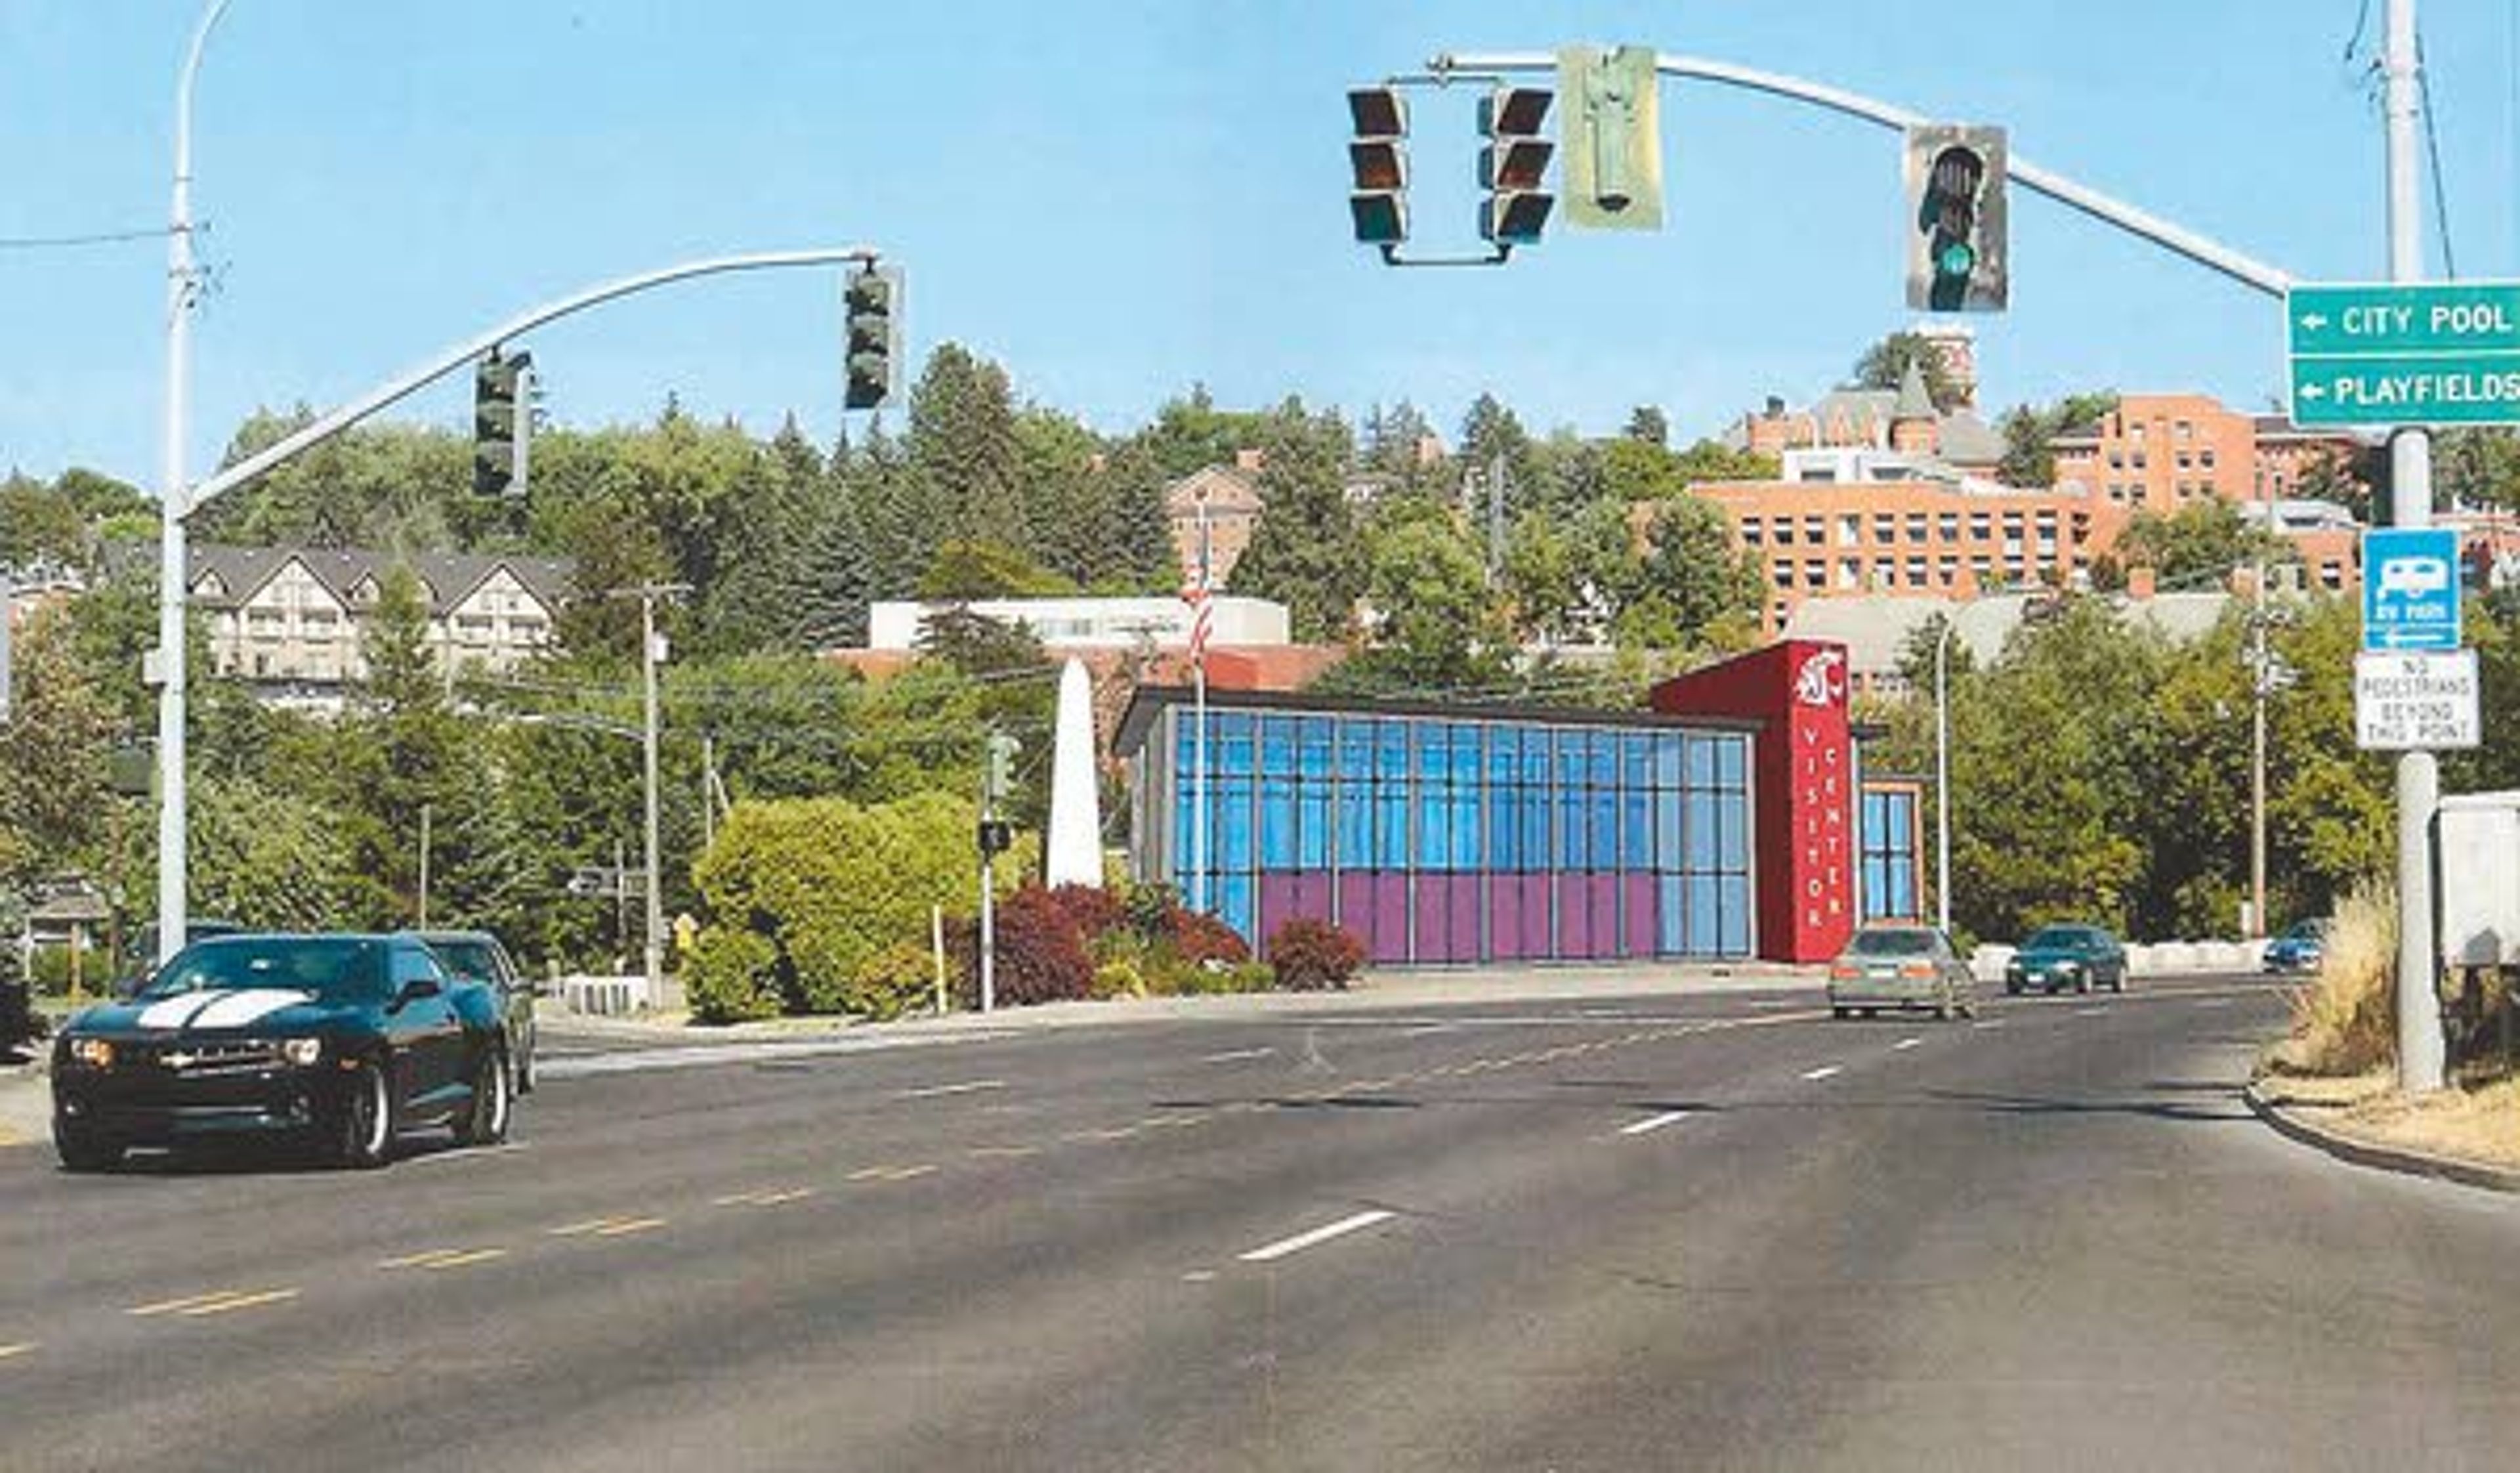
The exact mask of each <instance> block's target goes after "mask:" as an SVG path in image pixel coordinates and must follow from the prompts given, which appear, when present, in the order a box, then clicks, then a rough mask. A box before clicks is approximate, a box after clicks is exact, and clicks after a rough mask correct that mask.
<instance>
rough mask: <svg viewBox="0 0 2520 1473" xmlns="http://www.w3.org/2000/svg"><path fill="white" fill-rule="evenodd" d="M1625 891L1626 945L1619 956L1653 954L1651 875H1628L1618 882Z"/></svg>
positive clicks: (1653, 916) (1653, 931)
mask: <svg viewBox="0 0 2520 1473" xmlns="http://www.w3.org/2000/svg"><path fill="white" fill-rule="evenodd" d="M1619 883H1620V884H1621V885H1622V886H1623V887H1624V888H1625V889H1626V891H1627V899H1628V924H1627V942H1628V944H1627V945H1625V946H1624V947H1622V948H1620V951H1619V954H1620V955H1621V956H1626V957H1643V956H1651V955H1653V954H1654V937H1655V935H1656V934H1657V933H1656V931H1655V924H1654V923H1655V915H1654V882H1653V876H1651V875H1628V876H1626V877H1624V878H1623V879H1622V880H1621V881H1620V882H1619Z"/></svg>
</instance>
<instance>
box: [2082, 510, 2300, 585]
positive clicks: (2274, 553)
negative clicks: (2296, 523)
mask: <svg viewBox="0 0 2520 1473" xmlns="http://www.w3.org/2000/svg"><path fill="white" fill-rule="evenodd" d="M2115 550H2116V554H2117V557H2118V560H2119V561H2120V563H2122V564H2123V565H2125V566H2127V567H2133V568H2150V569H2152V570H2153V571H2154V573H2155V574H2156V575H2158V577H2159V578H2160V580H2161V581H2162V582H2163V583H2179V584H2188V583H2192V582H2195V581H2200V580H2204V579H2209V578H2212V577H2213V576H2214V575H2217V574H2228V572H2229V571H2230V570H2232V569H2234V568H2238V567H2239V566H2241V565H2242V564H2244V563H2247V562H2248V561H2250V560H2251V559H2252V558H2254V557H2257V556H2259V555H2260V554H2264V555H2265V556H2266V557H2267V558H2268V559H2269V560H2270V561H2273V562H2277V563H2285V562H2297V561H2299V554H2298V553H2297V552H2296V551H2295V550H2294V548H2293V545H2292V543H2291V542H2290V541H2288V540H2286V539H2285V538H2283V537H2280V536H2275V535H2272V534H2270V533H2269V532H2268V531H2267V530H2266V529H2265V528H2264V527H2261V526H2258V525H2257V524H2255V523H2252V522H2250V521H2248V520H2247V519H2245V518H2243V517H2242V516H2241V515H2240V509H2239V508H2238V507H2237V506H2235V505H2233V504H2232V503H2230V502H2228V501H2224V500H2220V499H2217V498H2209V499H2206V500H2202V501H2194V502H2190V503H2189V504H2188V505H2186V506H2183V507H2181V508H2180V509H2179V510H2178V511H2177V512H2176V513H2174V514H2172V515H2171V516H2168V517H2164V516H2161V515H2160V514H2158V513H2155V512H2143V511H2139V512H2137V513H2136V514H2135V515H2134V516H2133V517H2130V518H2128V519H2127V525H2126V529H2125V530H2124V531H2122V532H2120V533H2119V534H2118V540H2117V546H2116V549H2115Z"/></svg>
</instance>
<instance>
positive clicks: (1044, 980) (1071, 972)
mask: <svg viewBox="0 0 2520 1473" xmlns="http://www.w3.org/2000/svg"><path fill="white" fill-rule="evenodd" d="M996 926H997V943H998V965H997V1000H998V1001H999V1002H1002V1003H1010V1004H1012V1005H1015V1006H1018V1007H1020V1006H1026V1005H1029V1004H1032V1003H1037V1002H1069V1001H1074V1000H1076V999H1078V998H1083V997H1090V996H1092V995H1093V994H1094V959H1093V958H1092V957H1090V956H1088V955H1086V954H1085V939H1084V938H1083V937H1082V936H1080V935H1078V934H1077V930H1076V925H1075V922H1073V921H1072V920H1070V919H1069V918H1068V913H1067V910H1066V908H1065V907H1064V906H1062V905H1061V904H1060V903H1059V902H1058V901H1057V900H1056V899H1054V898H1052V897H1051V894H1050V892H1049V891H1046V890H1043V889H1041V888H1040V887H1039V886H1027V887H1025V888H1024V889H1022V890H1018V891H1016V892H1015V893H1014V894H1013V895H1011V896H1009V897H1007V898H1005V899H1004V900H1001V901H1000V902H999V903H998V910H997V918H996Z"/></svg>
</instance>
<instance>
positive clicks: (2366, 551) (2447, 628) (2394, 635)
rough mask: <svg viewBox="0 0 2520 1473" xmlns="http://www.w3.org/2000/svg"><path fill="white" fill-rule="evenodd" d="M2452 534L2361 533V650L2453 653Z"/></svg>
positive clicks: (2412, 530)
mask: <svg viewBox="0 0 2520 1473" xmlns="http://www.w3.org/2000/svg"><path fill="white" fill-rule="evenodd" d="M2458 592H2459V589H2458V533H2456V532H2454V531H2453V530H2451V529H2449V528H2447V527H2408V528H2387V529H2375V530H2372V531H2366V532H2364V533H2363V648H2364V649H2366V650H2454V649H2457V648H2458V644H2459V630H2458Z"/></svg>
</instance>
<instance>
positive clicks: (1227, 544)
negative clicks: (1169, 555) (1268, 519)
mask: <svg viewBox="0 0 2520 1473" xmlns="http://www.w3.org/2000/svg"><path fill="white" fill-rule="evenodd" d="M1164 519H1165V520H1166V521H1167V522H1169V523H1170V524H1171V526H1172V533H1173V550H1174V551H1175V552H1176V553H1178V554H1179V555H1180V557H1181V566H1182V582H1183V584H1184V586H1188V585H1189V584H1191V583H1193V582H1196V581H1197V580H1198V557H1199V525H1200V522H1201V521H1202V519H1203V520H1204V521H1205V523H1206V528H1207V532H1206V535H1207V558H1208V576H1209V579H1210V580H1211V582H1212V584H1213V585H1214V586H1215V587H1219V588H1222V587H1224V586H1225V584H1226V579H1228V578H1230V577H1232V576H1233V575H1234V565H1235V564H1237V563H1239V562H1241V561H1242V551H1243V549H1244V548H1247V547H1249V546H1250V545H1251V533H1252V532H1253V531H1255V530H1257V529H1258V528H1259V526H1260V452H1259V451H1257V450H1243V451H1241V452H1239V453H1238V454H1237V455H1236V456H1235V458H1234V464H1232V465H1230V466H1225V465H1216V466H1201V467H1200V468H1199V469H1197V470H1195V471H1193V472H1191V473H1190V474H1189V475H1187V476H1185V477H1183V478H1182V479H1181V480H1179V481H1176V482H1174V483H1172V484H1170V485H1168V486H1166V487H1164Z"/></svg>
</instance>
